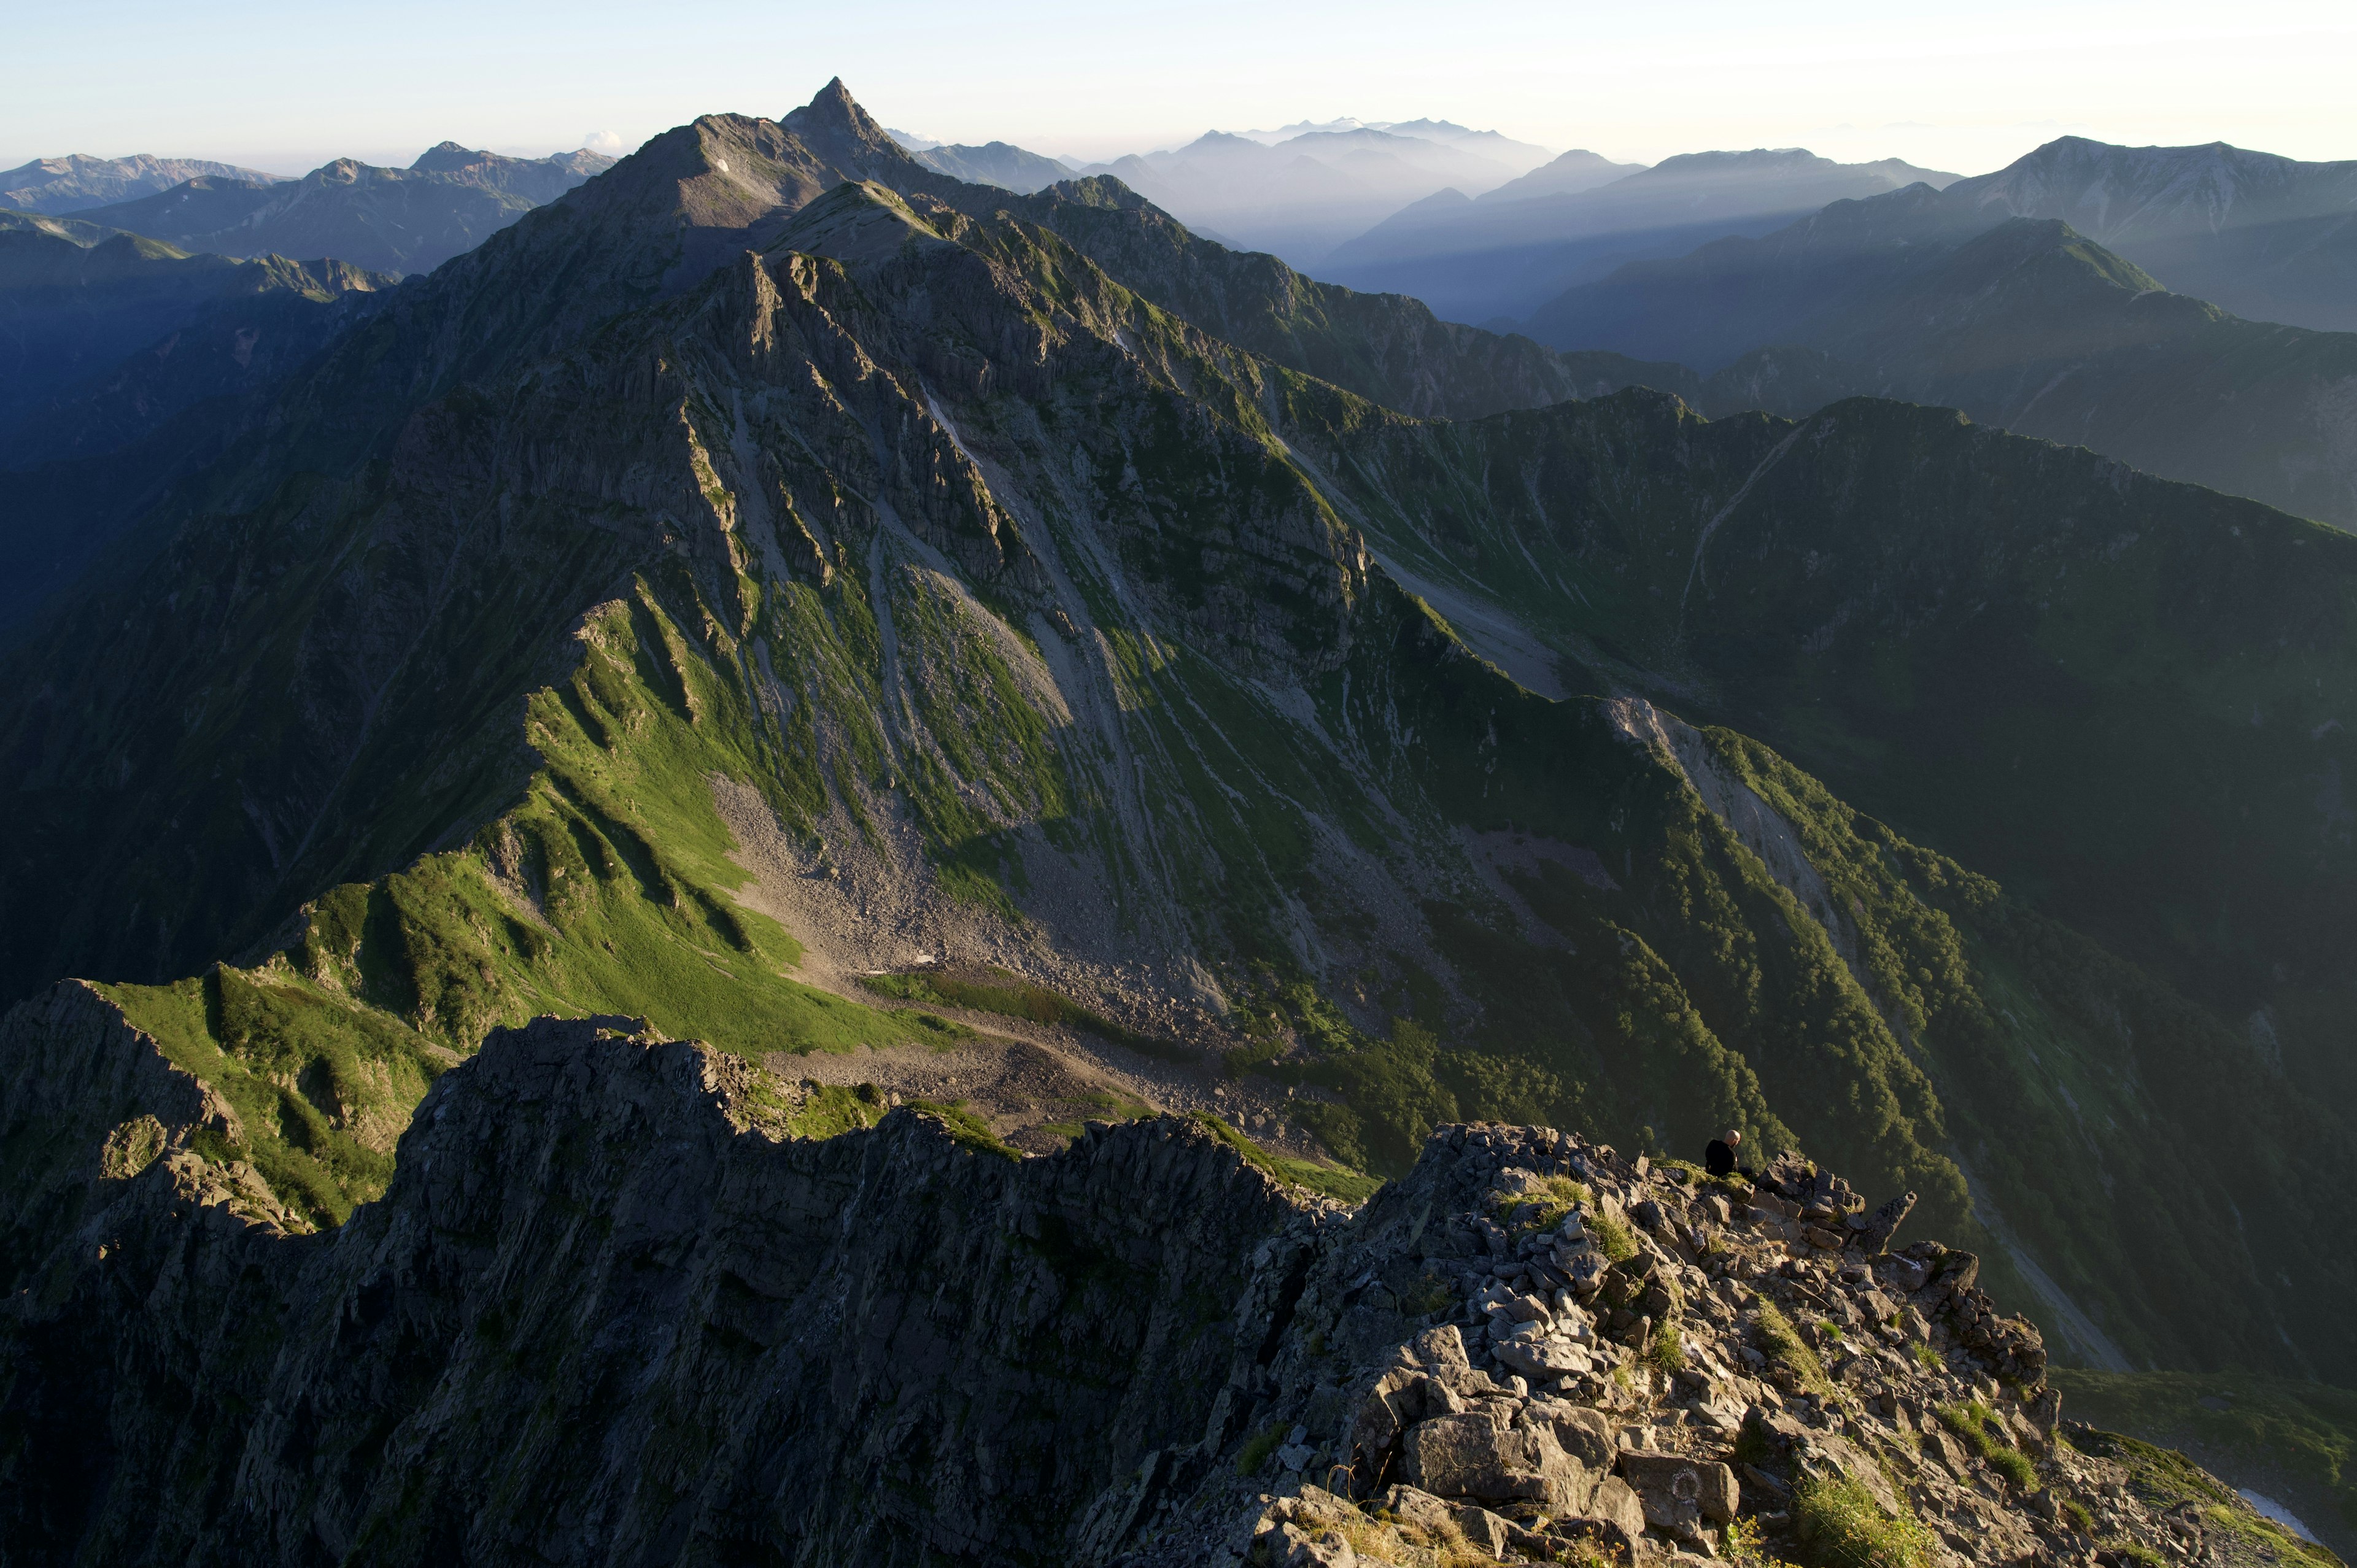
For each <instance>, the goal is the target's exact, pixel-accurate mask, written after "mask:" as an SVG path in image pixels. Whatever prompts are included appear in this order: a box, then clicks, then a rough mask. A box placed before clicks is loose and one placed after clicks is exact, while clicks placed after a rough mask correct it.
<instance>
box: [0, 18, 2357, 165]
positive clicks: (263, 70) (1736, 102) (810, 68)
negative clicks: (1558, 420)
mask: <svg viewBox="0 0 2357 1568" xmlns="http://www.w3.org/2000/svg"><path fill="white" fill-rule="evenodd" d="M7 13H13V15H12V16H7V15H6V14H7ZM0 16H6V19H5V25H0V38H5V39H6V52H7V55H8V57H9V64H10V70H9V72H8V81H9V91H8V92H7V93H6V94H5V95H4V96H0V168H6V167H13V166H16V164H19V163H22V162H24V161H26V160H27V159H28V158H32V157H35V156H56V155H59V154H62V153H69V152H78V153H90V154H94V155H98V156H123V155H125V154H130V153H143V152H144V153H155V154H157V155H161V156H179V157H203V158H215V159H221V160H223V161H227V162H231V163H238V164H243V165H247V166H253V167H258V168H264V169H269V170H272V171H274V172H279V173H300V172H302V171H303V170H305V169H308V168H311V167H315V166H317V165H319V164H321V163H324V162H326V161H327V160H328V159H329V158H332V157H338V156H351V157H358V158H361V159H363V160H365V161H367V162H371V163H381V164H405V163H407V162H409V161H410V160H411V159H412V158H414V157H415V156H417V154H418V153H419V152H421V151H423V150H424V149H425V147H427V146H429V145H432V144H434V143H436V142H438V141H441V140H444V139H445V138H448V139H451V140H456V141H458V142H461V143H464V144H465V145H469V146H475V147H489V148H490V149H492V150H494V151H498V152H508V153H516V154H527V155H538V154H543V153H548V152H554V151H557V150H560V149H565V148H571V147H576V146H582V145H590V146H595V147H597V148H598V149H599V150H601V151H607V152H617V153H619V152H622V151H627V150H628V149H630V148H631V147H635V146H636V145H639V143H640V142H642V141H643V140H645V139H646V138H647V137H649V136H651V135H653V134H655V133H657V132H659V131H662V130H664V129H667V128H668V127H670V126H673V125H675V124H682V123H683V122H685V121H687V120H691V119H693V118H694V117H695V116H696V115H697V114H700V113H708V112H712V111H716V110H735V111H740V112H744V113H759V114H766V115H770V116H773V117H774V116H776V115H778V114H780V113H783V112H785V111H786V110H788V109H791V108H792V107H793V106H795V105H796V104H799V103H802V102H806V101H808V99H809V98H810V97H811V95H812V94H813V92H814V91H817V90H818V89H819V88H820V87H821V86H823V84H824V83H825V82H826V81H827V79H828V78H830V77H832V76H836V75H840V76H841V77H842V78H843V79H844V81H845V83H846V84H847V85H848V86H849V87H850V89H851V91H852V92H853V94H854V95H855V96H856V97H857V98H858V99H859V101H860V102H862V103H863V104H865V105H866V107H867V109H868V110H869V112H870V113H874V114H875V115H876V116H877V119H879V120H881V121H883V122H884V123H885V124H888V125H891V126H894V127H897V128H899V129H902V130H907V131H912V132H916V133H919V134H925V135H929V136H933V137H937V138H939V139H942V140H944V141H962V142H982V141H990V140H1003V141H1011V142H1014V143H1016V144H1017V145H1022V146H1026V147H1029V148H1031V149H1032V150H1034V151H1037V152H1043V153H1048V154H1051V155H1064V156H1073V157H1078V158H1082V159H1084V160H1085V159H1094V158H1100V157H1109V156H1115V155H1118V154H1120V153H1124V152H1135V151H1143V150H1147V149H1151V148H1154V147H1159V146H1170V145H1178V144H1179V143H1181V142H1184V141H1187V140H1190V139H1192V138H1193V137H1194V136H1196V135H1198V134H1201V133H1202V132H1203V131H1205V130H1207V129H1211V128H1219V129H1223V130H1243V129H1247V128H1252V127H1262V126H1275V125H1279V124H1289V123H1291V122H1294V121H1297V120H1302V119H1309V120H1320V121H1322V120H1327V119H1331V118H1335V117H1338V116H1342V115H1352V116H1356V117H1358V118H1360V119H1362V120H1408V119H1415V118H1418V117H1420V116H1426V115H1429V116H1431V117H1433V118H1436V119H1447V120H1455V121H1458V122H1459V123H1460V124H1469V125H1471V126H1474V127H1475V128H1477V129H1483V130H1497V131H1501V132H1503V133H1505V134H1507V135H1510V136H1513V137H1516V138H1518V139H1521V140H1523V141H1529V142H1536V143H1538V144H1540V145H1544V146H1546V147H1549V148H1551V149H1555V150H1557V151H1560V150H1563V149H1566V148H1569V147H1574V146H1580V147H1587V148H1589V149H1590V150H1592V151H1595V152H1599V153H1602V154H1604V155H1605V156H1608V157H1613V158H1619V159H1626V160H1634V161H1642V162H1648V163H1650V162H1653V161H1656V160H1658V159H1660V158H1662V157H1663V156H1668V155H1669V154H1672V153H1677V152H1693V151H1699V150H1703V149H1706V148H1720V147H1754V146H1805V147H1808V148H1810V149H1812V150H1813V151H1815V152H1817V153H1820V154H1823V155H1824V156H1829V157H1836V158H1840V159H1843V160H1845V161H1854V160H1857V159H1863V158H1875V157H1892V156H1896V157H1903V158H1905V159H1907V160H1908V161H1910V162H1911V163H1915V164H1918V165H1921V166H1926V167H1932V168H1940V169H1945V170H1948V171H1951V172H1953V173H1958V174H1976V173H1980V172H1983V171H1985V170H1986V169H1990V168H1996V167H1999V166H2003V165H2004V164H2006V163H2007V162H2009V161H2011V160H2012V159H2013V158H2015V157H2017V156H2019V155H2020V154H2022V153H2024V152H2027V151H2028V150H2029V149H2030V148H2031V147H2033V146H2036V145H2039V144H2040V143H2041V142H2045V141H2048V140H2050V139H2052V138H2053V137H2055V136H2058V135H2062V134H2076V135H2085V136H2093V137H2097V138H2099V139H2102V140H2105V141H2114V142H2124V143H2128V144H2132V145H2147V144H2154V143H2158V144H2162V145H2177V144H2187V143H2196V142H2209V141H2218V140H2223V141H2229V142H2233V143H2234V144H2236V145H2241V146H2246V147H2255V148H2261V149H2264V150H2266V151H2269V152H2276V153H2282V154H2287V155H2289V156H2295V157H2302V158H2316V159H2324V158H2347V157H2357V90H2352V86H2351V83H2352V81H2357V5H2352V4H2350V3H2349V0H2338V3H2335V4H2319V3H2312V0H2284V3H2277V4H2270V3H2264V0H2262V3H2255V4H2244V5H2227V6H2221V5H2216V4H2214V0H2211V3H2205V4H2201V5H2192V4H2178V3H2176V0H2136V3H2134V4H2115V3H2113V0H2042V3H2040V4H2034V5H2033V4H2025V3H2019V0H1975V4H1973V5H1969V6H1964V5H1937V6H1934V5H1921V4H1911V3H1908V0H1877V3H1875V4H1872V5H1866V4H1853V3H1849V0H1842V3H1837V4H1810V3H1807V0H1802V3H1799V4H1788V5H1781V6H1765V5H1759V4H1757V0H1746V3H1744V4H1734V3H1728V0H1685V3H1684V4H1682V5H1677V6H1674V7H1672V6H1648V5H1631V4H1629V3H1628V0H1614V3H1612V4H1592V3H1589V0H1546V3H1544V4H1523V3H1519V0H1517V3H1511V4H1488V5H1482V4H1471V5H1466V4H1459V5H1454V6H1442V5H1433V4H1431V3H1430V0H1425V3H1423V4H1418V5H1401V4H1393V3H1390V0H1359V3H1356V4H1351V5H1324V4H1317V5H1312V4H1288V3H1286V0H1254V3H1252V4H1231V3H1228V0H1190V3H1189V4H1186V5H1165V4H1152V5H1112V6H1109V5H1080V4H1072V3H1070V0H993V3H991V4H986V5H985V4H975V3H974V0H962V3H958V4H943V3H939V0H907V3H901V4H869V5H847V4H842V3H840V0H838V3H835V4H830V5H809V4H803V3H802V0H759V3H758V4H746V3H740V0H699V4H697V5H694V7H686V6H676V7H674V6H655V5H647V4H645V3H644V0H635V3H633V4H629V5H623V4H615V3H611V0H574V3H572V4H567V5H549V4H541V3H537V0H532V3H501V0H475V3H473V4H465V5H461V4H453V3H450V0H407V3H405V4H404V5H400V6H397V7H391V8H386V7H368V8H365V9H362V8H336V7H322V6H319V5H317V4H316V0H303V3H301V4H294V3H291V0H268V3H253V4H216V5H190V4H188V0H122V3H115V4H108V3H104V0H84V3H82V4H80V5H72V6H64V5H43V6H36V5H32V4H31V3H30V0H6V4H5V12H0Z"/></svg>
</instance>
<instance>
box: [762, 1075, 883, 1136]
mask: <svg viewBox="0 0 2357 1568" xmlns="http://www.w3.org/2000/svg"><path fill="white" fill-rule="evenodd" d="M802 1087H803V1094H802V1105H801V1106H800V1107H799V1108H798V1109H797V1110H795V1111H794V1112H793V1113H792V1114H791V1115H790V1116H788V1117H787V1118H786V1131H787V1132H789V1133H792V1134H793V1135H794V1136H795V1137H797V1138H832V1137H835V1136H837V1135H838V1134H841V1133H856V1132H857V1131H859V1130H860V1129H861V1128H863V1127H873V1126H874V1125H876V1123H877V1122H881V1121H882V1120H883V1119H884V1112H886V1111H888V1110H889V1109H890V1107H889V1106H888V1104H887V1103H886V1101H885V1099H884V1092H883V1090H879V1089H877V1087H876V1086H875V1085H874V1084H872V1083H863V1084H859V1085H857V1086H856V1087H855V1088H851V1089H845V1088H843V1087H841V1086H840V1085H838V1084H832V1083H807V1082H806V1083H805V1084H804V1085H803V1086H802Z"/></svg>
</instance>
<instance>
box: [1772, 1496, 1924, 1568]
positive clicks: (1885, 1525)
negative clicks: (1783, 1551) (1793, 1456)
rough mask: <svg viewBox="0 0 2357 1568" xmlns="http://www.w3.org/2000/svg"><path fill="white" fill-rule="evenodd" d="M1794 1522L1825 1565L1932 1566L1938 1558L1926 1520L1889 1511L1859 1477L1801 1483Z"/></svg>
mask: <svg viewBox="0 0 2357 1568" xmlns="http://www.w3.org/2000/svg"><path fill="white" fill-rule="evenodd" d="M1792 1523H1793V1526H1794V1529H1795V1530H1796V1531H1797V1533H1798V1534H1799V1536H1800V1538H1801V1544H1802V1546H1803V1549H1804V1550H1805V1551H1806V1552H1807V1553H1808V1555H1809V1559H1810V1561H1811V1562H1813V1563H1817V1564H1819V1565H1820V1568H1929V1564H1930V1563H1932V1560H1933V1555H1934V1553H1933V1550H1932V1532H1931V1531H1930V1530H1926V1529H1924V1527H1923V1524H1922V1522H1921V1520H1917V1519H1916V1518H1915V1517H1914V1516H1913V1515H1912V1514H1905V1515H1902V1516H1900V1517H1899V1518H1897V1519H1893V1518H1892V1517H1891V1516H1890V1515H1889V1514H1887V1513H1884V1512H1883V1511H1882V1509H1881V1506H1880V1505H1879V1504H1878V1503H1877V1502H1876V1501H1875V1500H1874V1495H1873V1494H1872V1493H1870V1492H1868V1491H1867V1489H1866V1488H1865V1487H1861V1486H1859V1485H1858V1484H1857V1482H1855V1481H1830V1480H1806V1481H1803V1482H1802V1483H1801V1487H1800V1490H1799V1491H1798V1492H1797V1493H1796V1494H1795V1495H1794V1498H1793V1501H1792Z"/></svg>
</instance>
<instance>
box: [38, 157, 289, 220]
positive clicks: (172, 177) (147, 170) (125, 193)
mask: <svg viewBox="0 0 2357 1568" xmlns="http://www.w3.org/2000/svg"><path fill="white" fill-rule="evenodd" d="M281 178H282V177H281V176H279V175H274V174H264V173H263V172H262V170H260V169H251V168H240V167H239V166H237V165H235V164H221V163H212V162H209V161H208V160H206V159H204V158H158V157H152V156H148V155H147V154H145V153H141V154H139V155H137V156H134V157H127V158H93V157H89V156H85V155H83V154H81V153H74V154H71V155H70V156H66V157H62V158H35V159H34V160H33V161H32V162H31V163H28V164H22V165H19V166H17V167H16V168H12V169H6V170H0V208H9V209H16V210H17V211H21V212H47V213H50V214H53V215H55V214H62V213H68V212H81V211H85V210H87V209H90V208H93V207H105V206H109V205H111V204H113V203H115V202H119V201H127V200H132V199H135V198H137V197H140V196H143V195H145V194H147V193H150V192H153V191H159V190H168V189H170V188H172V187H174V186H176V185H180V184H182V183H184V182H186V181H188V180H192V179H215V180H226V181H231V182H233V183H236V184H242V185H252V186H270V185H275V184H277V183H278V182H279V180H280V179H281Z"/></svg>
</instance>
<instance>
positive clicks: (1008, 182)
mask: <svg viewBox="0 0 2357 1568" xmlns="http://www.w3.org/2000/svg"><path fill="white" fill-rule="evenodd" d="M896 139H897V138H896ZM910 151H911V152H912V153H913V154H914V155H915V157H916V160H917V161H918V162H919V163H920V164H922V165H924V166H926V167H927V168H929V169H931V170H933V171H934V172H935V173H936V174H945V175H949V176H950V177H952V178H955V179H963V180H970V181H972V182H973V183H974V184H975V185H996V186H999V187H1001V188H1005V189H1007V190H1013V191H1019V192H1022V193H1024V194H1027V195H1028V193H1030V192H1032V191H1035V190H1044V189H1046V188H1048V187H1049V186H1051V185H1053V184H1055V183H1056V182H1057V181H1058V180H1060V179H1070V178H1071V177H1072V169H1071V166H1070V165H1068V164H1062V163H1059V162H1058V161H1057V160H1055V159H1054V158H1050V157H1043V156H1040V155H1039V154H1038V153H1031V152H1026V151H1024V150H1023V149H1022V148H1021V147H1018V146H1017V145H1014V144H1013V143H1011V142H990V143H987V144H985V145H982V146H978V147H974V146H965V145H960V144H953V143H936V144H934V145H931V146H927V147H915V148H911V149H910Z"/></svg>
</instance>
